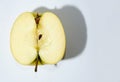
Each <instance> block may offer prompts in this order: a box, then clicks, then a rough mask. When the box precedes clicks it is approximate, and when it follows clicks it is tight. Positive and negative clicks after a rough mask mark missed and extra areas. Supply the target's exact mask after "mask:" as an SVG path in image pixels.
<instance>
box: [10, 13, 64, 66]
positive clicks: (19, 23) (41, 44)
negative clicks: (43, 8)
mask: <svg viewBox="0 0 120 82" xmlns="http://www.w3.org/2000/svg"><path fill="white" fill-rule="evenodd" d="M40 16H41V17H40V21H39V23H38V24H36V22H35V17H36V14H35V13H32V12H24V13H22V14H21V15H19V16H18V17H17V19H16V20H15V22H14V24H13V27H12V30H11V33H10V48H11V51H12V54H13V57H14V58H15V59H16V60H17V61H18V62H19V63H20V64H23V65H31V64H34V62H35V61H36V58H37V56H38V55H39V57H40V60H41V61H39V64H56V63H58V62H59V61H60V60H61V59H62V58H63V57H64V54H65V48H66V38H65V33H64V29H63V26H62V23H61V21H60V19H59V18H58V17H57V16H56V15H55V14H53V13H51V12H45V13H42V14H40ZM40 34H42V38H41V39H40V40H39V39H38V37H39V35H40Z"/></svg>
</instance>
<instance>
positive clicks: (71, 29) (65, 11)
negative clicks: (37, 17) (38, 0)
mask: <svg viewBox="0 0 120 82" xmlns="http://www.w3.org/2000/svg"><path fill="white" fill-rule="evenodd" d="M46 11H51V12H54V13H55V14H56V15H57V16H58V17H59V18H60V20H61V22H62V24H63V27H64V30H65V34H66V40H67V41H66V54H65V57H64V59H65V60H66V59H71V58H74V57H77V56H79V55H81V53H82V52H83V51H84V49H85V46H86V42H87V28H86V23H85V19H84V16H83V14H82V13H81V11H80V10H79V9H78V8H76V7H74V6H69V5H68V6H64V7H63V8H60V9H57V8H55V9H47V8H45V7H40V8H36V9H35V10H33V12H38V13H42V12H46Z"/></svg>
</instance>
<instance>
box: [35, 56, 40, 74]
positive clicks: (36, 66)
mask: <svg viewBox="0 0 120 82" xmlns="http://www.w3.org/2000/svg"><path fill="white" fill-rule="evenodd" d="M38 61H39V55H38V56H37V59H36V65H35V72H37V68H38Z"/></svg>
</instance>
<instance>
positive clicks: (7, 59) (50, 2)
mask: <svg viewBox="0 0 120 82" xmlns="http://www.w3.org/2000/svg"><path fill="white" fill-rule="evenodd" d="M67 5H69V6H72V7H71V8H72V9H70V10H71V11H70V10H69V12H71V13H72V12H73V11H74V12H75V13H77V15H75V14H74V12H73V15H72V14H71V13H68V16H70V15H71V18H73V19H74V20H68V22H67V18H62V16H63V15H64V13H62V14H61V15H60V16H61V18H62V20H63V19H65V20H63V21H62V22H63V25H64V24H66V23H67V24H68V25H67V24H66V25H67V26H70V25H72V26H73V28H71V26H70V30H68V31H67V29H68V28H67V29H65V32H66V36H67V37H66V38H67V42H68V43H67V44H68V45H67V48H68V49H67V50H68V51H67V56H69V55H70V54H71V53H72V56H73V54H74V53H75V54H74V55H76V56H74V57H70V58H68V59H65V60H63V61H61V62H59V63H58V66H57V67H55V66H54V65H45V66H39V68H38V72H37V73H35V72H34V66H23V65H21V64H19V63H17V62H16V61H15V60H14V58H13V56H12V54H11V51H10V31H11V28H12V24H13V22H14V21H15V19H16V17H17V16H18V15H19V14H20V13H22V12H25V11H34V10H35V9H37V8H40V7H45V8H47V9H49V10H54V9H56V10H58V12H59V13H60V12H61V11H62V8H63V7H64V6H67ZM68 9H69V8H68ZM74 9H75V10H74ZM77 9H78V11H77ZM59 10H60V11H59ZM64 12H65V11H64ZM66 12H67V9H66ZM78 14H80V16H79V15H78ZM81 14H82V15H81ZM79 20H80V21H79ZM64 21H66V23H64ZM69 21H70V22H69ZM72 22H73V24H69V23H72ZM78 22H80V24H81V27H79V26H80V25H79V23H78ZM81 22H82V23H81ZM77 24H78V27H77V26H76V25H77ZM65 28H66V27H65ZM79 28H81V30H80V29H79ZM74 29H75V30H74ZM77 29H79V30H77ZM82 30H83V31H84V32H82ZM75 31H76V32H75ZM70 34H71V35H70ZM74 34H76V35H75V36H74V37H73V35H74ZM79 34H81V35H79ZM78 35H79V36H80V38H79V37H78ZM68 36H69V37H68ZM70 36H71V37H70ZM75 37H77V38H78V40H77V38H75ZM70 38H73V39H70ZM69 39H70V40H69ZM71 40H72V41H71ZM70 41H71V42H70ZM74 41H75V42H74ZM82 43H84V44H82ZM70 44H71V46H69V45H70ZM76 44H77V45H79V44H80V45H81V46H77V45H76ZM73 46H74V47H73ZM82 48H83V49H82ZM76 49H78V50H76ZM79 49H81V51H80V52H79ZM76 51H78V53H76ZM0 81H3V82H120V0H0Z"/></svg>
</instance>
